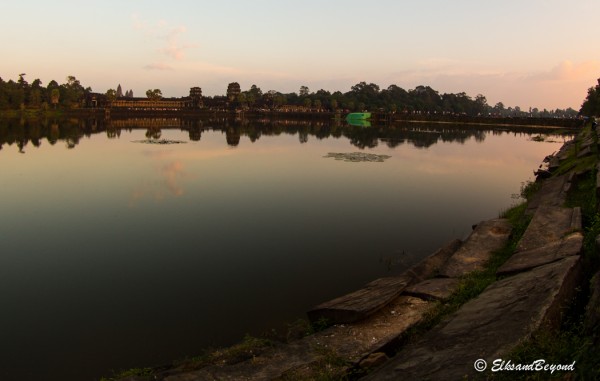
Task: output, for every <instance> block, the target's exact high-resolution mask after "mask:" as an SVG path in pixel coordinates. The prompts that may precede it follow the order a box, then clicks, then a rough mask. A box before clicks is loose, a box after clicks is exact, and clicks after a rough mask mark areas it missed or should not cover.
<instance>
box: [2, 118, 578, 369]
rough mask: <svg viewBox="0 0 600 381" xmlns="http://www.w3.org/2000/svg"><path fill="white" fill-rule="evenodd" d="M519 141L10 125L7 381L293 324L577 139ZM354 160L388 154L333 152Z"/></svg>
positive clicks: (179, 351) (426, 128)
mask: <svg viewBox="0 0 600 381" xmlns="http://www.w3.org/2000/svg"><path fill="white" fill-rule="evenodd" d="M528 131H530V130H526V129H521V130H519V131H514V130H513V131H508V130H494V129H491V128H490V127H486V128H481V127H473V126H464V125H437V126H436V125H426V124H406V125H397V126H394V127H390V126H374V127H354V126H348V125H346V124H345V123H343V122H335V121H324V122H317V121H286V120H271V121H269V120H243V121H242V120H224V119H213V120H179V119H157V120H144V119H129V120H113V121H111V122H103V121H95V120H68V121H42V122H39V123H37V122H36V123H34V122H27V121H18V120H11V121H6V120H5V121H0V173H1V175H2V185H1V186H0V198H1V199H2V200H3V202H2V203H1V204H0V234H1V237H2V245H1V249H0V300H1V301H2V310H3V312H2V314H0V359H1V365H0V379H2V380H53V379H61V380H97V379H99V378H100V377H101V376H110V375H111V374H112V373H111V371H112V370H121V369H128V368H131V367H146V366H154V365H161V364H165V363H169V362H170V361H172V360H175V359H181V358H184V357H186V356H193V355H196V354H199V353H201V352H202V350H203V349H204V348H207V347H217V346H224V345H228V344H231V343H233V342H235V341H238V340H240V339H241V338H242V337H243V336H244V335H245V334H251V335H255V336H260V335H261V334H262V333H263V332H268V331H271V330H273V329H276V330H278V331H284V330H285V327H286V324H288V323H291V322H293V321H295V320H297V319H299V318H304V316H305V312H306V311H307V310H308V309H310V308H311V307H312V306H314V305H316V304H318V303H320V302H323V301H326V300H328V299H331V298H333V297H337V296H340V295H342V294H343V293H346V292H349V291H353V290H355V289H357V288H359V287H361V286H362V285H364V284H365V283H367V282H369V281H371V280H373V279H375V278H378V277H381V276H389V275H394V274H398V273H400V272H401V271H402V270H404V269H406V268H407V267H408V266H410V265H412V264H414V263H415V262H417V261H418V260H419V259H421V258H423V257H425V256H427V255H429V254H431V253H432V252H433V251H435V250H436V249H437V248H438V247H440V246H441V245H442V244H444V243H445V242H447V241H449V240H450V239H453V238H464V237H466V236H467V235H468V234H469V232H470V230H471V226H472V225H473V224H475V223H477V222H479V221H481V220H484V219H489V218H495V217H497V216H498V214H499V213H500V212H501V211H502V210H504V209H507V208H508V207H510V206H511V205H513V204H514V203H516V202H518V200H517V199H516V198H515V194H518V193H519V190H520V186H521V184H522V183H523V182H525V181H527V180H532V179H533V170H535V169H536V168H537V166H538V165H539V164H540V163H541V161H542V159H543V158H544V157H545V156H546V155H548V154H551V153H553V152H554V151H556V150H557V149H558V148H559V147H560V145H562V143H563V142H564V140H565V139H568V138H564V137H562V136H557V135H552V134H551V133H549V132H548V131H533V132H528ZM540 135H541V136H543V137H544V139H545V141H544V142H538V141H534V140H532V138H533V137H536V136H540ZM160 142H162V143H173V144H149V143H160ZM353 152H359V153H363V154H374V155H385V156H378V157H380V158H381V161H344V160H336V157H326V156H328V154H330V153H337V154H341V153H345V154H348V153H353ZM329 156H335V155H329ZM344 157H345V156H343V155H342V156H339V155H338V157H337V158H338V159H340V158H341V159H343V158H344ZM359 160H360V159H359Z"/></svg>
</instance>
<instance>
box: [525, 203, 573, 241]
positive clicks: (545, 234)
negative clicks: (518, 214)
mask: <svg viewBox="0 0 600 381" xmlns="http://www.w3.org/2000/svg"><path fill="white" fill-rule="evenodd" d="M580 229H581V209H580V208H579V207H577V208H563V207H560V206H552V205H540V206H539V207H538V208H537V210H536V211H535V214H534V215H533V218H532V219H531V222H530V223H529V226H528V227H527V230H526V231H525V234H523V237H521V240H520V241H519V243H518V245H517V250H516V251H517V252H520V251H529V250H533V249H537V248H540V247H543V246H546V245H548V244H550V243H552V242H555V241H559V240H561V238H563V237H564V236H565V235H566V234H569V233H572V232H574V231H577V230H580Z"/></svg>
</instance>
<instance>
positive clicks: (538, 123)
mask: <svg viewBox="0 0 600 381" xmlns="http://www.w3.org/2000/svg"><path fill="white" fill-rule="evenodd" d="M341 115H342V114H340V113H334V112H330V111H324V112H282V111H266V110H262V111H259V110H251V111H235V110H210V109H200V110H194V111H190V110H164V111H152V110H147V111H140V110H122V109H99V108H79V109H49V110H41V109H24V110H0V118H4V119H15V118H24V119H49V118H53V119H59V118H69V117H94V118H99V119H104V120H110V119H113V118H116V119H122V118H164V117H172V118H199V117H204V116H219V117H227V118H239V119H252V118H265V117H267V118H283V119H294V120H296V119H297V120H315V119H316V120H331V119H333V120H340V121H345V119H344V118H343V117H342V116H341ZM370 121H371V122H372V123H374V124H375V125H378V126H379V125H389V124H397V123H435V124H465V125H480V126H499V127H531V128H549V129H560V128H569V129H578V128H581V126H582V125H583V122H584V121H583V119H564V118H541V117H515V118H512V117H492V116H490V117H471V116H463V115H458V116H457V115H442V114H429V115H424V114H389V113H373V116H372V118H371V119H370Z"/></svg>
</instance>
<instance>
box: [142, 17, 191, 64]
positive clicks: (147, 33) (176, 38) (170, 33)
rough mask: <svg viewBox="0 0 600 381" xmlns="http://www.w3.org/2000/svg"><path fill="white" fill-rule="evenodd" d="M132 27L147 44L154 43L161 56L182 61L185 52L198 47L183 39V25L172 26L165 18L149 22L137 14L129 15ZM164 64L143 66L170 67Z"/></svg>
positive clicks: (184, 31)
mask: <svg viewBox="0 0 600 381" xmlns="http://www.w3.org/2000/svg"><path fill="white" fill-rule="evenodd" d="M131 22H132V27H133V29H134V30H135V31H137V32H138V33H142V34H143V36H144V37H146V40H147V42H148V43H149V44H152V45H155V51H156V52H158V53H160V54H161V55H162V56H163V57H166V58H169V59H172V60H175V61H182V60H184V59H185V55H186V52H187V51H188V50H190V49H193V48H196V47H198V45H197V44H195V43H190V42H187V41H186V40H185V34H186V32H187V28H186V27H185V25H177V26H173V25H171V24H170V23H169V22H167V21H166V20H158V21H157V22H149V21H147V20H143V19H142V18H141V17H140V16H139V15H138V14H132V15H131ZM166 66H168V65H164V64H149V65H146V66H145V67H144V68H146V69H151V70H170V69H172V67H168V68H167V67H166Z"/></svg>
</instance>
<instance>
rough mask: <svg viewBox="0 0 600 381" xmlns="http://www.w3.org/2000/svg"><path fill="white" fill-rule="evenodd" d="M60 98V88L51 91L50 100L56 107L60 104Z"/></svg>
mask: <svg viewBox="0 0 600 381" xmlns="http://www.w3.org/2000/svg"><path fill="white" fill-rule="evenodd" d="M59 99H60V90H58V89H52V90H51V91H50V102H51V103H52V104H53V105H54V108H56V105H58V101H59Z"/></svg>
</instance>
